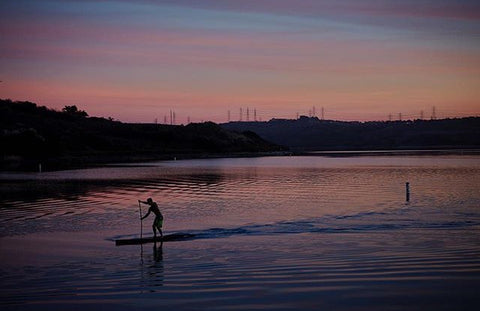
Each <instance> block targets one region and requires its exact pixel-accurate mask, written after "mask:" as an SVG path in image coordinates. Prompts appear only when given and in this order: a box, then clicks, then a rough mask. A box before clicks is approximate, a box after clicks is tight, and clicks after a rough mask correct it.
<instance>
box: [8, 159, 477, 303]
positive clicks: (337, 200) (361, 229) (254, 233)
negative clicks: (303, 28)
mask: <svg viewBox="0 0 480 311" xmlns="http://www.w3.org/2000/svg"><path fill="white" fill-rule="evenodd" d="M0 179H1V181H2V182H1V188H0V193H1V201H0V202H1V213H0V224H1V226H0V273H1V283H0V298H1V299H0V301H1V302H0V307H1V309H2V310H66V309H68V310H76V309H78V310H84V309H85V308H86V307H91V308H93V309H102V310H136V309H152V308H153V307H162V308H164V310H183V309H187V310H217V309H218V310H230V309H234V310H235V309H237V310H256V309H273V310H284V309H288V310H299V309H301V310H309V309H310V310H319V309H327V310H332V309H335V310H372V309H373V310H426V309H427V310H474V309H476V307H478V305H479V304H480V156H384V157H380V156H377V157H375V156H363V157H344V158H334V157H322V156H318V157H266V158H249V159H213V160H191V161H172V162H158V163H148V164H143V165H142V164H141V165H128V166H124V167H109V168H99V169H85V170H76V171H62V172H47V173H42V174H8V173H2V174H0ZM407 181H408V182H410V188H411V197H410V202H408V203H407V202H405V182H407ZM147 197H153V198H154V200H156V201H157V202H158V204H159V206H160V207H161V209H162V212H163V214H164V216H165V218H166V219H165V227H164V229H165V230H164V231H165V232H166V233H179V232H184V233H192V234H195V235H196V237H195V238H194V239H191V240H187V241H179V242H168V243H164V244H163V246H161V245H160V244H157V245H154V244H146V245H144V246H139V245H134V246H121V247H116V246H115V244H114V242H113V241H114V240H115V239H117V238H128V237H137V236H139V234H140V226H141V223H140V221H139V207H138V204H137V200H138V199H143V200H145V199H146V198H147ZM143 212H145V207H143ZM152 221H153V219H152V218H150V219H146V220H144V223H143V231H144V235H149V234H150V231H151V222H152Z"/></svg>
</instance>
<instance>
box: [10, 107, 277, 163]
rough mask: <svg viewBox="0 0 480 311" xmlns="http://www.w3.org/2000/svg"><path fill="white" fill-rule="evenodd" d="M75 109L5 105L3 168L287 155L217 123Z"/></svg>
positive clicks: (253, 136) (270, 145)
mask: <svg viewBox="0 0 480 311" xmlns="http://www.w3.org/2000/svg"><path fill="white" fill-rule="evenodd" d="M73 107H74V108H75V109H64V111H63V112H58V111H54V110H50V109H47V108H45V107H39V106H37V105H36V104H34V103H31V102H12V101H10V100H0V120H1V137H0V144H1V146H2V156H3V157H2V169H4V170H5V169H15V168H17V169H34V168H36V167H37V166H38V163H43V166H44V168H45V167H47V168H49V169H54V168H55V169H57V168H66V167H76V166H84V165H95V164H100V163H107V162H117V161H134V160H149V159H162V158H172V157H173V156H175V157H198V156H207V155H212V154H215V155H230V154H235V153H258V152H271V151H279V150H282V148H280V147H279V146H276V145H273V144H271V143H268V142H266V141H265V140H263V139H261V138H260V137H259V136H257V135H256V134H254V133H251V132H247V133H244V134H242V133H241V132H236V131H230V130H226V129H223V128H221V127H220V126H218V125H216V124H214V123H211V122H210V123H209V122H207V123H201V124H189V125H187V126H182V125H178V126H175V125H174V126H172V125H160V124H129V123H122V122H118V121H112V120H109V119H104V118H95V117H87V114H86V113H85V112H83V111H78V110H76V107H75V106H73ZM66 108H67V107H66ZM69 108H72V107H69Z"/></svg>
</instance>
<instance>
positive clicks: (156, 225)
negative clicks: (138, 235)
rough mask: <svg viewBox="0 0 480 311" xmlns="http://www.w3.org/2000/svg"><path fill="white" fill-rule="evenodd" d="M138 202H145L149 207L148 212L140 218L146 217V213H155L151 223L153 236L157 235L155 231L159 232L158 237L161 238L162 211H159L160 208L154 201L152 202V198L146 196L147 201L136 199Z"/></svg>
mask: <svg viewBox="0 0 480 311" xmlns="http://www.w3.org/2000/svg"><path fill="white" fill-rule="evenodd" d="M138 202H140V203H143V204H147V205H150V208H149V209H148V212H147V213H146V214H145V216H143V217H142V218H141V219H142V220H143V219H145V218H147V217H148V215H150V213H154V214H155V219H154V220H153V225H152V228H153V236H154V238H156V237H157V231H156V230H158V232H159V233H160V237H162V238H163V232H162V226H163V215H162V213H161V212H160V209H159V208H158V205H157V203H156V202H154V201H153V200H152V198H148V199H147V201H140V200H138Z"/></svg>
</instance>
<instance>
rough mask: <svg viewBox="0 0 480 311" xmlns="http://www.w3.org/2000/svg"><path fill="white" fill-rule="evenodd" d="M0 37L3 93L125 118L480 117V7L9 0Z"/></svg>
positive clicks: (355, 1) (433, 1)
mask: <svg viewBox="0 0 480 311" xmlns="http://www.w3.org/2000/svg"><path fill="white" fill-rule="evenodd" d="M0 31H1V32H0V80H1V81H2V82H1V83H0V98H10V99H13V100H30V101H33V102H36V103H38V104H40V105H45V106H47V107H51V108H55V109H61V108H62V107H63V106H65V105H77V106H78V107H79V108H80V109H83V110H86V111H87V112H88V113H89V114H90V115H94V116H105V117H108V116H111V117H113V118H115V119H119V120H121V121H125V122H153V121H154V119H155V118H158V121H159V122H163V121H164V116H166V115H169V112H170V110H174V111H175V113H176V119H177V123H185V122H186V121H187V117H190V119H191V121H193V122H199V121H206V120H212V121H215V122H225V121H227V116H228V111H230V115H231V120H238V119H239V110H240V108H243V111H244V112H245V113H246V109H247V108H249V111H250V120H253V110H254V109H255V110H256V112H257V118H258V119H260V118H261V119H262V120H264V121H266V120H269V119H270V118H273V117H276V118H295V116H296V114H297V113H299V114H300V115H302V114H303V115H306V114H308V111H309V109H312V107H313V106H315V107H316V111H317V115H319V114H320V111H321V108H322V107H324V109H325V118H327V119H337V120H362V121H363V120H386V119H387V118H388V115H389V114H392V118H393V119H396V118H398V114H399V113H402V116H403V118H404V119H408V118H419V117H420V111H422V110H423V111H424V116H425V118H430V116H431V113H432V107H433V106H435V107H436V113H437V117H439V118H443V117H462V116H470V115H476V116H479V115H480V2H479V1H478V0H477V1H452V0H402V1H399V0H361V1H360V0H327V1H321V0H296V1H294V0H293V1H291V0H241V1H240V0H218V1H212V0H202V1H198V0H171V1H153V0H151V1H148V0H143V1H141V0H139V1H133V0H131V1H129V0H124V1H122V0H110V1H95V0H90V1H88V0H78V1H75V0H58V1H55V0H52V1H42V0H31V1H26V0H14V1H4V0H1V1H0ZM243 119H244V120H245V119H246V114H244V116H243Z"/></svg>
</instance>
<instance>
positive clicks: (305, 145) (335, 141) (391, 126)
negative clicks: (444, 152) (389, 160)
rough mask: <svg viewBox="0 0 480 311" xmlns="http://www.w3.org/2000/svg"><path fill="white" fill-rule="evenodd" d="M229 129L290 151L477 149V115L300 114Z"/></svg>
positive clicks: (479, 141) (479, 139)
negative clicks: (355, 118)
mask: <svg viewBox="0 0 480 311" xmlns="http://www.w3.org/2000/svg"><path fill="white" fill-rule="evenodd" d="M221 126H222V127H223V128H225V129H228V130H235V131H252V132H255V133H257V134H258V135H259V136H260V137H262V138H263V139H266V140H268V141H271V142H273V143H276V144H279V145H283V146H287V147H289V148H291V149H292V150H302V151H313V150H315V151H320V150H385V149H412V148H414V149H429V148H453V149H458V148H480V118H479V117H469V118H459V119H442V120H414V121H386V122H382V121H372V122H346V121H333V120H319V119H318V118H317V117H305V116H302V117H300V118H299V119H298V120H288V119H272V120H270V121H268V122H229V123H224V124H221Z"/></svg>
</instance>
